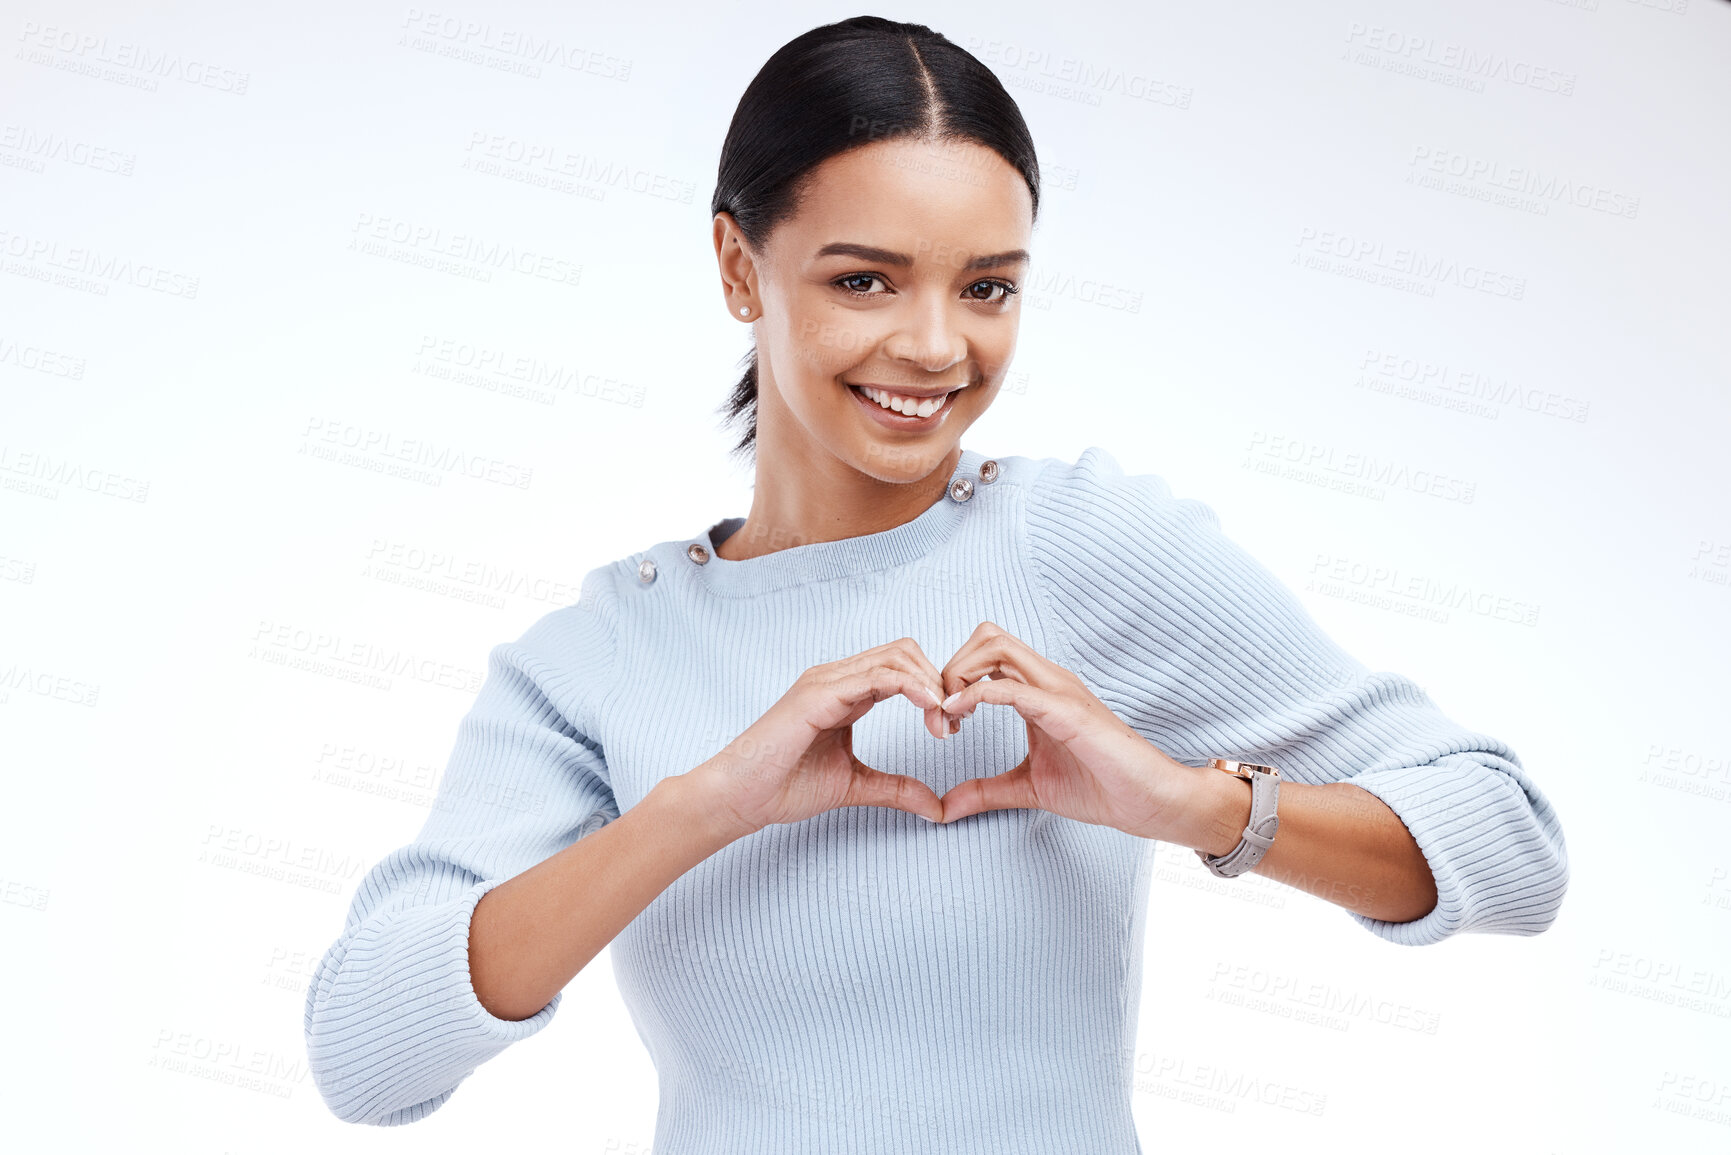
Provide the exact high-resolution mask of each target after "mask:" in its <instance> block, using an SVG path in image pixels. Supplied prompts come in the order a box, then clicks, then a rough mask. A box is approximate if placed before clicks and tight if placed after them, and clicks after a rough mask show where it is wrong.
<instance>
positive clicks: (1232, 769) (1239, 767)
mask: <svg viewBox="0 0 1731 1155" xmlns="http://www.w3.org/2000/svg"><path fill="white" fill-rule="evenodd" d="M1214 764H1215V765H1216V766H1218V767H1220V768H1221V769H1222V770H1224V771H1226V772H1227V773H1228V774H1236V775H1238V776H1239V777H1240V778H1250V777H1253V776H1254V775H1257V774H1271V775H1273V776H1274V777H1276V778H1278V777H1280V771H1278V770H1276V769H1275V768H1274V767H1272V766H1262V765H1259V764H1258V763H1255V762H1234V761H1232V760H1230V759H1227V758H1217V759H1215V762H1214Z"/></svg>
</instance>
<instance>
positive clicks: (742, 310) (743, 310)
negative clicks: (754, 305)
mask: <svg viewBox="0 0 1731 1155" xmlns="http://www.w3.org/2000/svg"><path fill="white" fill-rule="evenodd" d="M739 315H740V316H741V317H749V316H751V306H750V305H741V306H740V307H739Z"/></svg>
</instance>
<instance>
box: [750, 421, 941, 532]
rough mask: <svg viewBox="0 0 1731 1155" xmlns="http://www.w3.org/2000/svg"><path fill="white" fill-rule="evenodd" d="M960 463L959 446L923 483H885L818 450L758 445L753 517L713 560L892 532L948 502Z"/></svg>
mask: <svg viewBox="0 0 1731 1155" xmlns="http://www.w3.org/2000/svg"><path fill="white" fill-rule="evenodd" d="M761 432H762V431H761V430H760V434H761ZM961 456H962V449H961V446H960V445H954V446H951V447H950V448H949V449H947V450H944V451H943V456H942V457H940V458H938V459H936V460H934V461H932V462H931V467H930V468H929V469H926V470H925V471H924V473H923V474H922V475H921V476H919V477H916V478H915V479H913V480H911V481H882V480H879V479H878V478H876V477H873V476H871V475H870V474H867V473H862V472H861V471H860V470H859V469H857V468H856V467H854V466H853V465H851V464H849V463H848V462H846V461H843V460H842V459H841V458H839V457H836V456H835V455H834V454H832V453H830V452H829V451H827V450H825V449H823V448H821V447H815V446H814V447H811V448H809V449H806V450H804V451H800V450H789V449H787V448H785V447H782V446H778V445H775V444H773V443H772V444H764V443H762V441H761V440H760V442H759V444H758V461H757V483H756V485H755V487H754V488H753V490H752V499H751V512H750V513H749V514H748V515H747V516H746V519H745V524H743V525H741V526H740V527H739V528H738V529H737V530H735V531H734V532H733V533H732V534H729V535H728V538H727V540H726V541H724V542H723V543H722V544H721V545H719V546H717V547H716V553H717V554H719V555H720V556H721V557H722V558H724V559H726V560H727V561H745V560H747V559H749V558H754V557H761V556H763V555H764V554H769V553H775V552H776V551H778V550H783V549H789V548H791V547H793V546H798V545H810V544H813V543H816V542H826V541H839V540H841V539H843V538H849V537H861V536H864V535H865V534H871V533H881V532H883V531H884V530H888V529H894V528H895V527H896V526H898V525H903V524H905V523H907V522H909V521H912V520H913V519H914V518H916V517H918V516H919V515H920V514H922V513H924V512H925V511H926V510H928V509H930V508H931V507H932V504H933V503H934V502H936V501H937V500H938V499H939V498H941V497H943V496H944V489H945V487H946V486H947V485H948V484H949V480H950V475H951V474H952V473H954V472H955V468H956V464H957V462H958V461H960V459H961ZM923 464H924V463H922V465H923ZM914 472H919V470H918V469H915V470H914Z"/></svg>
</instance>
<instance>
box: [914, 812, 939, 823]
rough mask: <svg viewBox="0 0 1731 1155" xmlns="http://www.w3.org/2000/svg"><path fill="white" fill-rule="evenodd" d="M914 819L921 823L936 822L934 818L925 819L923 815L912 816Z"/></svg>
mask: <svg viewBox="0 0 1731 1155" xmlns="http://www.w3.org/2000/svg"><path fill="white" fill-rule="evenodd" d="M914 817H915V818H918V819H920V820H921V821H923V822H936V821H937V819H935V818H927V817H926V816H925V815H924V814H916V815H914Z"/></svg>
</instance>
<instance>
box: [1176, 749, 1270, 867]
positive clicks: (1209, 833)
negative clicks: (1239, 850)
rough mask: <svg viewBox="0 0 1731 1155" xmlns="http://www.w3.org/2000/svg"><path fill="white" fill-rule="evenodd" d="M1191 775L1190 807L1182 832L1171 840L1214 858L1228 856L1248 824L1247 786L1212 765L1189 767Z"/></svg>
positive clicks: (1247, 782)
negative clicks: (1192, 773) (1192, 776)
mask: <svg viewBox="0 0 1731 1155" xmlns="http://www.w3.org/2000/svg"><path fill="white" fill-rule="evenodd" d="M1186 769H1188V770H1191V771H1193V772H1194V774H1195V777H1194V780H1193V782H1192V790H1193V792H1192V794H1191V797H1190V804H1189V805H1188V806H1187V807H1186V808H1185V821H1184V824H1183V827H1182V829H1180V830H1178V831H1176V832H1175V834H1176V837H1175V838H1173V840H1172V841H1175V842H1177V843H1179V844H1180V845H1182V846H1187V847H1189V848H1190V849H1192V850H1200V851H1202V852H1203V853H1205V854H1209V855H1212V856H1214V857H1224V856H1225V855H1228V854H1231V853H1232V851H1233V850H1234V849H1235V848H1236V847H1237V846H1238V843H1239V841H1240V840H1241V839H1242V838H1243V837H1244V828H1245V827H1246V826H1249V825H1250V810H1251V796H1252V790H1253V787H1252V785H1251V783H1250V782H1249V781H1247V780H1245V779H1243V778H1240V777H1239V776H1238V775H1236V774H1227V773H1224V772H1222V771H1221V770H1218V769H1216V768H1215V767H1213V766H1189V767H1186Z"/></svg>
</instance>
